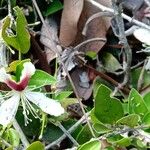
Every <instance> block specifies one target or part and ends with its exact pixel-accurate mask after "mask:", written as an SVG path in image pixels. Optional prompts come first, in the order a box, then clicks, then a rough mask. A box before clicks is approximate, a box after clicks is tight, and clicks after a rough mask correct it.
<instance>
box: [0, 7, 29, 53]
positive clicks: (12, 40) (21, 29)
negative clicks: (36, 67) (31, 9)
mask: <svg viewBox="0 0 150 150" xmlns="http://www.w3.org/2000/svg"><path fill="white" fill-rule="evenodd" d="M14 10H15V13H16V15H17V19H16V28H15V31H16V34H15V35H8V34H7V28H8V27H9V26H10V22H11V18H10V17H9V16H7V17H6V19H5V21H4V24H3V27H2V38H3V40H4V41H5V42H6V43H7V44H8V45H10V46H12V47H14V48H15V49H16V50H18V51H20V52H21V53H23V54H25V53H27V52H28V50H29V48H30V34H29V32H28V30H27V29H26V27H27V21H26V18H25V16H24V14H23V12H22V10H21V9H20V8H19V7H18V6H16V7H14Z"/></svg>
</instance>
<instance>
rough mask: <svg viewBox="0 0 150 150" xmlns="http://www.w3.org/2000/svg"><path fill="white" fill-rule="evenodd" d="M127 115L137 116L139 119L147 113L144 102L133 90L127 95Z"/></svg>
mask: <svg viewBox="0 0 150 150" xmlns="http://www.w3.org/2000/svg"><path fill="white" fill-rule="evenodd" d="M128 101H129V114H134V113H135V114H138V115H140V116H141V117H144V115H145V114H146V113H147V112H148V108H147V106H146V103H145V102H144V100H143V98H142V96H141V95H140V94H139V93H138V92H137V91H136V90H135V89H132V90H131V92H130V94H129V100H128Z"/></svg>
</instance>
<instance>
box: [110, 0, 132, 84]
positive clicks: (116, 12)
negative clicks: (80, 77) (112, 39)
mask: <svg viewBox="0 0 150 150" xmlns="http://www.w3.org/2000/svg"><path fill="white" fill-rule="evenodd" d="M112 6H113V9H114V16H115V17H114V19H115V21H116V26H117V29H118V31H119V33H118V35H117V36H118V38H119V41H120V43H121V44H123V48H124V52H125V57H126V66H125V70H124V71H125V76H124V81H123V83H122V84H121V85H122V86H124V85H126V84H127V83H128V82H129V76H130V69H131V61H132V50H131V48H130V46H129V44H128V41H127V38H126V35H125V29H124V21H123V18H122V15H121V11H122V9H121V7H120V6H117V4H116V1H115V0H112Z"/></svg>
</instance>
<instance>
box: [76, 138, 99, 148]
mask: <svg viewBox="0 0 150 150" xmlns="http://www.w3.org/2000/svg"><path fill="white" fill-rule="evenodd" d="M100 148H101V143H100V141H98V140H91V141H89V142H87V143H85V144H83V145H81V146H80V147H79V148H78V149H77V150H100Z"/></svg>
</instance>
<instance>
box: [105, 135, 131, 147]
mask: <svg viewBox="0 0 150 150" xmlns="http://www.w3.org/2000/svg"><path fill="white" fill-rule="evenodd" d="M107 141H108V143H111V144H113V145H114V144H116V145H119V146H123V147H126V146H129V145H131V139H130V138H125V137H123V136H121V135H112V136H111V137H109V138H107Z"/></svg>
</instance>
